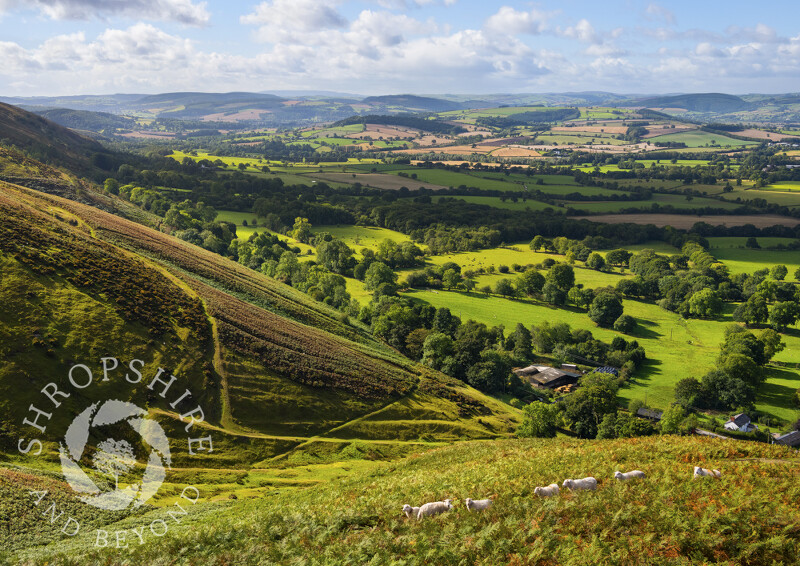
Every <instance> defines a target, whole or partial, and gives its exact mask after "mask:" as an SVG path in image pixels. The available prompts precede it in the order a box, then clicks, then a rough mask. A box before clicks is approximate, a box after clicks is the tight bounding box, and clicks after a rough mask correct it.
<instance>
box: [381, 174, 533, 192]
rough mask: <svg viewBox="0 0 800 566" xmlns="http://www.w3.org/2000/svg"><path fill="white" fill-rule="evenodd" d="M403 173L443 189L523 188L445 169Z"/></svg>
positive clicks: (516, 189)
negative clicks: (464, 187) (413, 175)
mask: <svg viewBox="0 0 800 566" xmlns="http://www.w3.org/2000/svg"><path fill="white" fill-rule="evenodd" d="M400 172H401V171H392V172H391V173H392V174H395V175H396V174H398V173H400ZM402 172H403V173H406V174H408V175H409V176H411V175H412V174H416V176H417V180H418V181H423V182H425V183H432V184H434V185H443V186H445V187H459V186H461V185H466V186H467V187H477V188H479V189H486V190H492V191H523V190H524V188H523V187H522V185H521V184H517V183H513V182H508V181H503V180H500V179H487V178H484V177H482V176H481V177H479V176H477V175H470V174H468V173H459V172H454V171H447V170H445V169H405V170H403V171H402Z"/></svg>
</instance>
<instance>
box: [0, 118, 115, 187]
mask: <svg viewBox="0 0 800 566" xmlns="http://www.w3.org/2000/svg"><path fill="white" fill-rule="evenodd" d="M0 139H2V140H4V144H5V145H8V144H11V145H13V146H15V147H16V148H18V149H20V150H22V151H24V152H25V153H26V154H28V156H29V157H33V158H35V159H37V160H39V161H43V162H45V163H47V164H49V165H57V166H62V167H66V168H68V169H70V170H71V171H73V172H76V173H79V174H87V175H88V174H92V173H94V172H96V171H97V170H98V169H106V170H107V169H110V168H112V167H113V166H114V163H115V162H114V157H113V155H112V153H111V152H110V151H108V150H107V149H105V148H104V147H103V146H102V145H100V144H99V143H98V142H96V141H95V140H92V139H90V138H87V137H85V136H83V135H81V134H78V133H76V132H73V131H72V130H70V129H69V128H65V127H64V126H60V125H58V124H56V123H55V122H51V121H50V120H47V119H45V118H42V117H41V116H37V115H36V114H33V113H32V112H28V111H26V110H23V109H21V108H17V107H16V106H11V105H9V104H3V103H0Z"/></svg>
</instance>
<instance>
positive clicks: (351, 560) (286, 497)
mask: <svg viewBox="0 0 800 566" xmlns="http://www.w3.org/2000/svg"><path fill="white" fill-rule="evenodd" d="M694 465H702V466H703V467H707V468H717V469H720V470H721V471H722V478H721V479H720V480H716V479H700V480H694V481H693V480H692V479H691V475H692V467H693V466H694ZM631 469H640V470H642V471H644V472H645V474H647V477H646V479H644V480H634V481H630V482H628V483H620V482H618V481H616V480H614V479H613V478H612V475H613V473H614V471H616V470H631ZM798 472H800V458H798V452H797V451H792V450H790V449H787V448H781V447H777V446H768V445H763V444H756V443H747V442H734V441H727V440H713V439H712V440H704V439H701V438H697V437H694V438H680V437H661V438H659V439H658V440H657V442H653V441H652V439H627V440H615V441H593V442H585V441H584V442H581V441H575V440H571V439H552V440H535V441H521V440H504V441H496V442H470V443H460V444H457V445H454V446H449V447H444V448H439V449H436V450H433V451H429V452H427V453H423V454H414V455H413V456H411V457H409V458H407V459H405V460H403V461H401V462H393V463H386V464H381V465H379V466H378V467H376V468H375V469H373V470H370V471H368V472H363V473H360V474H357V475H355V476H353V477H351V478H348V479H344V480H341V481H338V482H333V483H328V484H325V485H320V486H317V487H314V488H311V489H307V490H293V491H285V492H283V493H276V494H273V495H272V496H271V497H267V498H262V499H256V500H251V501H246V502H235V503H224V504H219V505H210V506H205V507H197V508H194V509H192V513H191V515H190V516H189V517H188V518H184V520H183V522H182V524H180V525H175V526H174V527H173V530H171V531H170V533H169V534H168V535H167V536H165V537H163V538H161V539H156V538H155V537H150V538H148V539H146V540H145V544H144V545H139V544H138V543H137V544H132V545H131V546H132V548H131V550H129V551H126V552H124V553H120V551H119V550H117V549H114V548H110V549H105V550H98V549H96V548H93V544H94V540H93V539H92V538H91V536H89V535H86V536H85V535H83V534H82V535H80V536H79V537H77V538H76V540H74V541H70V542H68V543H66V544H63V543H62V544H61V545H51V546H50V547H47V548H44V549H37V550H33V551H29V552H25V553H23V554H21V555H19V557H22V558H27V559H29V560H31V561H32V562H33V563H44V562H47V563H49V564H62V563H63V564H67V563H71V562H70V558H67V557H68V556H77V555H80V556H82V560H83V561H84V563H86V564H89V563H91V564H99V563H102V564H121V563H123V562H124V563H130V562H137V563H158V564H162V563H170V564H197V563H203V564H230V563H236V564H264V563H270V564H290V563H299V562H303V561H305V560H307V559H308V557H311V556H313V557H315V558H316V559H317V560H319V562H320V563H325V564H361V563H367V562H370V563H376V564H389V563H423V562H424V563H430V564H487V565H490V564H491V565H494V564H523V563H525V564H528V563H531V564H534V563H535V564H569V565H579V564H580V565H582V564H689V563H726V564H752V565H756V564H771V563H782V564H794V563H796V559H797V556H798V552H800V527H799V525H798V517H797V511H796V505H795V503H796V500H797V497H798V495H800V487H798V485H799V484H798V482H797V474H798ZM590 474H591V475H593V476H595V477H596V478H597V479H598V483H599V485H598V489H597V491H596V492H578V493H569V492H568V491H567V490H563V491H562V492H561V494H560V495H559V496H557V497H552V498H549V499H538V498H537V497H535V496H534V495H533V489H534V487H535V486H540V485H547V484H550V483H553V482H558V483H559V484H560V483H561V482H562V480H563V479H564V478H568V477H584V476H586V475H590ZM33 481H35V478H30V477H28V478H27V481H26V483H29V482H33ZM488 496H492V497H494V505H493V507H492V508H491V509H490V510H488V511H486V512H484V513H469V512H467V510H466V509H465V508H464V502H463V498H465V497H473V498H481V497H488ZM448 497H449V498H452V499H453V500H454V501H455V507H454V509H453V510H452V511H450V512H449V513H447V514H446V515H443V516H439V517H433V518H429V519H425V520H423V521H422V522H421V523H419V522H417V521H410V520H408V519H406V518H405V517H404V516H403V514H402V512H401V507H402V505H403V504H405V503H410V504H414V505H419V504H421V503H422V502H425V501H435V500H441V499H444V498H448ZM7 501H8V502H9V504H11V505H16V506H23V505H24V503H21V502H18V501H17V498H10V499H7ZM151 519H152V516H145V517H144V518H136V517H134V518H129V519H126V520H125V521H123V522H121V523H118V524H116V525H114V526H113V527H111V528H127V529H130V528H133V527H134V526H135V525H136V524H139V523H144V522H147V521H149V520H151ZM134 540H135V539H134ZM61 553H63V554H61Z"/></svg>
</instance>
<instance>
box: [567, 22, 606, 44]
mask: <svg viewBox="0 0 800 566" xmlns="http://www.w3.org/2000/svg"><path fill="white" fill-rule="evenodd" d="M559 32H560V35H562V36H564V37H569V38H570V39H577V40H578V41H584V42H586V43H599V41H600V39H599V37H598V36H597V33H596V32H595V30H594V27H593V26H592V24H591V23H590V22H589V20H587V19H586V18H584V19H582V20H581V21H579V22H578V23H577V24H575V25H574V26H570V27H568V28H566V29H564V30H559Z"/></svg>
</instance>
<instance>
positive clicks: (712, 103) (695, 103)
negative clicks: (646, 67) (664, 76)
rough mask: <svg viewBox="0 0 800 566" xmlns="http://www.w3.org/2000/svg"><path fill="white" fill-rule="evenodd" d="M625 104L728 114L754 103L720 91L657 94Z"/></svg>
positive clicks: (749, 106) (748, 107) (747, 107)
mask: <svg viewBox="0 0 800 566" xmlns="http://www.w3.org/2000/svg"><path fill="white" fill-rule="evenodd" d="M625 106H645V107H648V108H683V109H684V110H687V111H689V112H715V113H719V114H727V113H728V112H739V111H741V110H749V109H750V108H752V107H753V105H752V104H750V103H749V102H746V101H744V100H742V99H741V98H739V97H738V96H734V95H732V94H722V93H718V92H713V93H704V94H679V95H676V96H656V97H652V98H645V99H640V100H634V101H631V102H629V103H628V104H625Z"/></svg>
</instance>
